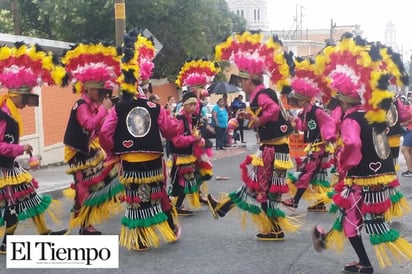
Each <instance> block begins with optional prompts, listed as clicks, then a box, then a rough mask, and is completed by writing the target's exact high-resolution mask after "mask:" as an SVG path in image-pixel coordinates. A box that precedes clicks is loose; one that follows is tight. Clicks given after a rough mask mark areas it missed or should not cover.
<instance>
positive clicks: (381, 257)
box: [374, 238, 412, 268]
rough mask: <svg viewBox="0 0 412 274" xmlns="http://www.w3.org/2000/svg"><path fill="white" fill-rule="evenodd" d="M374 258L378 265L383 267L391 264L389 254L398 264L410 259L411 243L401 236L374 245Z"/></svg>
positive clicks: (411, 257) (411, 258)
mask: <svg viewBox="0 0 412 274" xmlns="http://www.w3.org/2000/svg"><path fill="white" fill-rule="evenodd" d="M374 249H375V253H376V258H377V260H378V263H379V266H380V267H381V268H385V267H388V266H391V265H392V261H391V259H390V256H389V254H388V253H390V255H391V256H392V257H393V258H394V259H395V261H396V262H397V263H398V264H402V263H405V262H407V261H410V260H412V244H410V243H409V242H408V241H406V240H405V239H403V238H398V239H396V241H394V242H385V243H381V244H378V245H374Z"/></svg>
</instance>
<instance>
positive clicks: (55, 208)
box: [46, 199, 65, 225]
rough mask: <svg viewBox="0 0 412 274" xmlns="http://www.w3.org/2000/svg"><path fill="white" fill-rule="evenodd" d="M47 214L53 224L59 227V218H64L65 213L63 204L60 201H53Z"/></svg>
mask: <svg viewBox="0 0 412 274" xmlns="http://www.w3.org/2000/svg"><path fill="white" fill-rule="evenodd" d="M46 212H47V214H48V215H49V216H50V219H51V220H52V221H53V223H55V224H58V225H59V224H61V220H60V219H59V217H58V216H63V214H64V212H65V211H64V209H63V203H62V202H61V201H59V200H54V199H53V200H52V201H51V203H50V205H49V207H48V208H47V210H46Z"/></svg>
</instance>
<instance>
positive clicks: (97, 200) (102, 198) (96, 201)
mask: <svg viewBox="0 0 412 274" xmlns="http://www.w3.org/2000/svg"><path fill="white" fill-rule="evenodd" d="M106 187H110V186H106ZM123 191H124V185H123V184H121V183H120V182H119V183H118V184H117V185H116V186H115V187H113V188H112V189H111V190H110V191H108V192H106V193H104V194H102V195H99V196H95V197H93V198H91V199H87V200H86V201H84V205H85V206H89V207H92V206H97V205H101V204H104V203H105V202H107V201H109V200H111V199H113V197H115V196H116V195H117V194H119V193H121V192H123Z"/></svg>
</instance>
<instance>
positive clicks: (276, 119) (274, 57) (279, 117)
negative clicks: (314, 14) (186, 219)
mask: <svg viewBox="0 0 412 274" xmlns="http://www.w3.org/2000/svg"><path fill="white" fill-rule="evenodd" d="M262 38H263V35H262V34H261V33H258V32H256V33H251V32H244V33H240V34H235V35H234V36H230V37H229V38H228V39H227V40H226V41H225V42H223V43H222V44H219V45H217V46H216V47H215V56H216V59H217V60H229V61H232V62H234V63H235V64H236V66H237V67H238V69H239V75H238V76H237V78H238V80H239V81H240V86H241V88H242V90H243V91H244V92H245V93H246V94H247V95H249V96H250V102H251V103H250V110H249V116H250V117H249V120H250V121H251V125H252V126H253V127H254V128H257V132H258V134H259V137H260V142H261V143H260V146H259V151H258V152H257V153H256V154H255V155H248V156H247V157H246V159H245V161H244V162H242V163H241V165H240V167H241V172H242V175H241V176H242V180H243V182H244V184H243V185H242V186H241V187H240V188H239V189H238V190H237V191H234V192H231V193H229V195H228V197H227V198H224V199H223V200H221V201H219V202H218V201H216V200H215V199H214V198H213V197H212V196H211V195H208V201H209V206H210V209H211V211H212V214H213V216H214V217H215V218H218V217H223V216H225V215H226V213H227V212H228V211H229V210H230V209H232V208H233V207H234V206H237V207H238V208H239V209H241V210H242V212H243V213H244V214H250V216H251V217H252V220H253V221H254V222H255V223H257V225H258V226H259V229H260V232H259V233H258V234H257V235H256V236H257V238H258V240H273V241H279V240H283V239H284V231H291V232H292V231H297V230H298V228H299V220H297V219H296V218H293V217H290V216H286V215H285V213H284V212H283V211H282V210H281V209H280V204H281V203H280V202H281V197H282V194H283V193H287V192H288V186H287V185H286V182H285V175H286V171H287V169H288V168H291V167H293V163H292V161H291V159H290V157H289V145H288V136H289V134H290V133H291V132H292V130H293V128H292V126H291V124H290V122H289V121H288V116H287V115H286V112H285V111H284V109H283V107H282V105H281V103H280V100H279V99H278V96H277V93H276V92H275V91H274V90H273V89H270V88H265V86H264V84H263V74H264V73H265V72H268V73H269V74H270V76H271V79H272V82H273V83H274V84H276V85H277V86H278V87H280V88H281V89H282V88H283V87H285V88H286V84H287V83H288V79H289V77H290V71H289V68H290V67H289V65H288V63H287V60H286V58H285V57H284V52H283V50H282V49H281V44H280V41H279V40H277V38H275V39H273V38H271V39H269V40H268V41H267V43H263V42H262ZM249 165H251V168H250V169H248V167H249ZM249 170H250V171H249Z"/></svg>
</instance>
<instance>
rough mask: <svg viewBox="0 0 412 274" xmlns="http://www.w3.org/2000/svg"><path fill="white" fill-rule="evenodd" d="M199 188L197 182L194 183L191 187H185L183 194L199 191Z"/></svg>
mask: <svg viewBox="0 0 412 274" xmlns="http://www.w3.org/2000/svg"><path fill="white" fill-rule="evenodd" d="M199 190H200V186H199V185H198V184H196V185H194V186H191V187H185V188H184V190H183V191H184V193H185V194H192V193H196V192H199Z"/></svg>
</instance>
